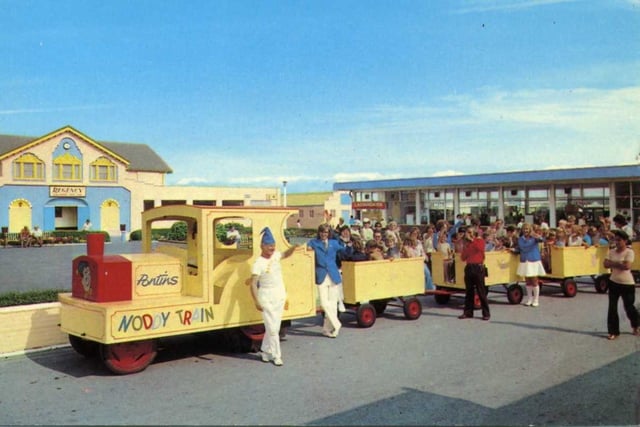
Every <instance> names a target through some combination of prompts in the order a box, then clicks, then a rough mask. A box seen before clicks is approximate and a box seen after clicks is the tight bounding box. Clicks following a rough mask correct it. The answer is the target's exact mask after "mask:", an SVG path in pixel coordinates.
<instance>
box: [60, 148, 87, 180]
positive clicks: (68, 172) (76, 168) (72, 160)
mask: <svg viewBox="0 0 640 427" xmlns="http://www.w3.org/2000/svg"><path fill="white" fill-rule="evenodd" d="M53 179H54V180H56V181H82V160H80V159H79V158H77V157H76V156H74V155H73V154H71V153H64V154H63V155H62V156H58V157H56V159H55V160H54V161H53Z"/></svg>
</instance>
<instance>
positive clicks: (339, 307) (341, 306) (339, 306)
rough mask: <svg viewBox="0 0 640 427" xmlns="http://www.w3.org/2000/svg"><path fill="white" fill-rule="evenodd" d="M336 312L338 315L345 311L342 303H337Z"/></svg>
mask: <svg viewBox="0 0 640 427" xmlns="http://www.w3.org/2000/svg"><path fill="white" fill-rule="evenodd" d="M338 311H339V312H340V313H344V312H345V311H347V308H346V307H345V306H344V303H343V302H342V301H339V302H338Z"/></svg>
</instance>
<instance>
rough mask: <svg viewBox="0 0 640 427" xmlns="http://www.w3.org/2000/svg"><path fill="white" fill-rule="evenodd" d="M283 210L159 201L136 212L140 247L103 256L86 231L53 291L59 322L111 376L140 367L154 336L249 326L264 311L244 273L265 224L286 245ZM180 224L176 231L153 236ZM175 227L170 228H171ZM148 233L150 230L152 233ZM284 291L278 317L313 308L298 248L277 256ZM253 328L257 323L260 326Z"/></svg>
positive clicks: (96, 238)
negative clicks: (65, 282) (68, 282)
mask: <svg viewBox="0 0 640 427" xmlns="http://www.w3.org/2000/svg"><path fill="white" fill-rule="evenodd" d="M294 212H295V211H294V210H291V209H287V208H260V209H257V208H208V207H195V206H188V205H179V206H163V207H158V208H155V209H151V210H148V211H145V212H144V213H143V214H142V219H143V221H142V222H143V229H142V253H135V254H117V255H105V254H104V236H103V235H102V234H98V233H96V234H89V235H88V240H87V254H86V255H81V256H78V257H77V258H75V259H74V260H73V263H72V269H73V274H72V291H71V293H64V294H60V295H59V300H60V303H61V309H60V323H61V329H62V331H63V332H65V333H67V334H69V341H70V343H71V345H72V347H73V348H74V349H75V350H76V351H77V352H79V353H81V354H83V355H85V356H94V355H97V356H99V357H100V358H101V359H102V361H103V362H104V363H105V365H106V366H107V367H108V368H109V369H110V370H111V371H112V372H115V373H118V374H128V373H133V372H138V371H141V370H143V369H145V368H146V367H147V366H148V365H149V364H150V363H151V362H152V361H153V360H154V358H155V356H156V353H157V339H158V338H162V337H168V336H174V335H180V334H188V333H195V332H204V331H210V330H219V329H228V330H233V331H238V333H242V332H244V334H245V335H247V336H249V337H251V338H254V339H260V338H261V337H260V336H259V333H258V334H257V336H253V335H252V334H255V332H252V331H255V330H256V326H259V325H261V324H262V317H261V314H260V312H259V311H257V310H256V309H255V306H254V304H253V301H252V298H251V293H250V289H249V287H248V285H247V279H249V278H250V276H251V265H252V264H253V261H254V260H255V258H256V257H257V256H259V254H260V247H259V244H256V245H254V244H253V242H254V241H255V242H259V241H260V237H259V233H260V231H261V230H262V229H263V228H264V227H266V226H268V227H269V228H270V229H271V230H272V232H273V233H274V235H275V236H276V241H277V246H276V249H277V250H279V251H284V250H286V249H287V248H288V246H289V245H288V243H287V242H286V239H285V237H284V225H285V224H286V219H287V217H288V216H290V215H291V214H292V213H294ZM176 223H178V225H180V227H177V228H178V229H181V230H182V233H179V234H180V237H179V238H176V237H175V236H172V238H162V237H161V238H160V239H158V240H156V238H155V237H153V236H157V235H158V233H159V230H169V229H170V227H171V226H172V225H175V224H176ZM171 229H173V228H171ZM154 233H155V234H154ZM282 269H283V275H284V279H285V283H287V284H288V286H287V293H288V299H289V305H288V309H287V310H286V311H285V314H284V316H283V319H284V320H290V319H296V318H304V317H309V316H313V315H315V308H316V307H315V301H316V297H315V285H314V258H313V253H312V252H307V251H305V250H304V249H303V248H299V249H298V250H296V251H295V252H294V253H293V255H292V256H291V257H289V258H287V259H286V260H283V262H282ZM258 330H259V328H258Z"/></svg>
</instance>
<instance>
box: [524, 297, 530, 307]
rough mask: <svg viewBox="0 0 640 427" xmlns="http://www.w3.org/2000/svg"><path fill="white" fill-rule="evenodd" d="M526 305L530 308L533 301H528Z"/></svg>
mask: <svg viewBox="0 0 640 427" xmlns="http://www.w3.org/2000/svg"><path fill="white" fill-rule="evenodd" d="M524 305H526V306H527V307H530V306H531V300H530V299H528V300H527V302H525V303H524Z"/></svg>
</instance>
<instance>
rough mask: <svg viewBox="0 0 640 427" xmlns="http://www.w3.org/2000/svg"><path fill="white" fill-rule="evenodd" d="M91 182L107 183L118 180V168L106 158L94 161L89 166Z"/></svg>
mask: <svg viewBox="0 0 640 427" xmlns="http://www.w3.org/2000/svg"><path fill="white" fill-rule="evenodd" d="M89 169H90V171H91V178H90V179H91V181H109V182H115V181H117V180H118V168H117V167H116V165H115V163H113V162H112V161H111V160H109V159H107V158H106V157H100V158H98V159H96V160H95V161H94V162H92V163H91V165H90V168H89Z"/></svg>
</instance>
